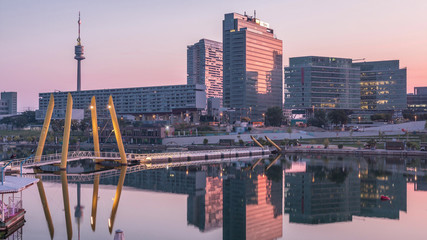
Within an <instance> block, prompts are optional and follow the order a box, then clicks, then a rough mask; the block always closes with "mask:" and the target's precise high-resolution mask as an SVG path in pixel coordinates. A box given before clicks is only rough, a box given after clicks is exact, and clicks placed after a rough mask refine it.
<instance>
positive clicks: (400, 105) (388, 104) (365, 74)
mask: <svg viewBox="0 0 427 240" xmlns="http://www.w3.org/2000/svg"><path fill="white" fill-rule="evenodd" d="M353 67H358V68H360V86H361V89H360V91H361V92H360V98H361V101H360V108H361V109H362V110H378V111H387V110H404V109H406V108H407V104H406V68H400V67H399V60H392V61H375V62H360V63H353Z"/></svg>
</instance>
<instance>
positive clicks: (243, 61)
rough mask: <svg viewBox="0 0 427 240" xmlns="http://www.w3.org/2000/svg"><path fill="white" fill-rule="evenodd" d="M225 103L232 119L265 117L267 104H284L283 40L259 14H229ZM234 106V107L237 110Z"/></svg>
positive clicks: (225, 30)
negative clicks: (257, 16) (252, 15)
mask: <svg viewBox="0 0 427 240" xmlns="http://www.w3.org/2000/svg"><path fill="white" fill-rule="evenodd" d="M223 51H224V67H223V74H224V81H223V92H224V95H223V105H224V107H227V108H230V109H232V111H229V112H230V120H231V121H235V120H240V119H241V117H249V118H250V119H251V120H252V121H261V120H262V119H263V115H262V114H263V113H265V112H266V111H267V108H269V107H273V106H279V107H281V106H282V103H283V101H282V98H283V90H282V88H283V79H282V75H283V72H282V71H283V69H282V40H279V39H277V38H276V37H275V35H274V32H273V29H271V28H270V27H269V24H268V23H265V22H263V21H261V20H259V19H257V18H255V17H251V16H247V15H241V14H237V13H228V14H225V19H224V21H223ZM233 110H234V111H233Z"/></svg>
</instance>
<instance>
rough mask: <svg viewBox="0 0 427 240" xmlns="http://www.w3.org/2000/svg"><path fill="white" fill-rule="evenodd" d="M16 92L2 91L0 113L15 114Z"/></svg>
mask: <svg viewBox="0 0 427 240" xmlns="http://www.w3.org/2000/svg"><path fill="white" fill-rule="evenodd" d="M17 102H18V94H17V93H16V92H2V93H1V100H0V115H16V113H17V108H18V107H17Z"/></svg>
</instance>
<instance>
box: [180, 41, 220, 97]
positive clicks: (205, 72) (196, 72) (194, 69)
mask: <svg viewBox="0 0 427 240" xmlns="http://www.w3.org/2000/svg"><path fill="white" fill-rule="evenodd" d="M187 84H202V85H206V98H219V99H222V43H221V42H216V41H212V40H208V39H201V40H200V41H199V42H198V43H195V44H194V45H191V46H188V47H187Z"/></svg>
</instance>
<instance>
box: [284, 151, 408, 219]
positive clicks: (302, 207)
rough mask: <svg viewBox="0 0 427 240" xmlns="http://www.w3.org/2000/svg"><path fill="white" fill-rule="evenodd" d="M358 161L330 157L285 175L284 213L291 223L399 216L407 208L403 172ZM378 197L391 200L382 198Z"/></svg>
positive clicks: (395, 217) (394, 217) (393, 217)
mask: <svg viewBox="0 0 427 240" xmlns="http://www.w3.org/2000/svg"><path fill="white" fill-rule="evenodd" d="M365 163H366V164H364V165H365V166H364V167H360V163H358V161H356V160H354V161H352V160H350V161H343V159H342V158H340V159H338V158H331V157H329V159H327V161H326V162H325V161H323V162H322V161H321V164H317V165H316V164H312V163H309V162H307V166H306V168H305V170H304V169H300V171H290V172H287V173H286V175H285V182H286V187H285V192H286V197H285V212H286V213H288V214H289V221H290V222H293V223H305V224H321V223H334V222H344V221H352V218H353V216H361V217H377V218H389V219H399V213H400V211H406V179H405V177H404V175H403V174H402V173H397V172H391V171H387V170H381V168H379V166H373V165H372V164H369V159H368V160H367V162H365ZM381 196H388V197H390V201H381Z"/></svg>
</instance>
